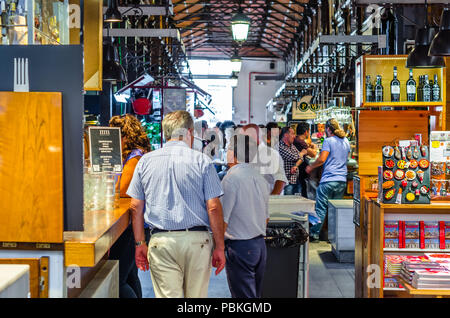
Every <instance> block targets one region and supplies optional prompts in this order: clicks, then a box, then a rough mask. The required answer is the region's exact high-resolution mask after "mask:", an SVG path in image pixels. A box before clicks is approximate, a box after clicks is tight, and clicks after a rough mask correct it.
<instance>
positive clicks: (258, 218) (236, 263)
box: [221, 135, 271, 298]
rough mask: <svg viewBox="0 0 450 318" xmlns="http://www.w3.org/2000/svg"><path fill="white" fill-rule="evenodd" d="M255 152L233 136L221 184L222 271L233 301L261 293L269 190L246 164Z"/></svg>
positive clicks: (241, 138)
mask: <svg viewBox="0 0 450 318" xmlns="http://www.w3.org/2000/svg"><path fill="white" fill-rule="evenodd" d="M257 152H258V149H257V144H256V142H254V141H253V140H252V139H251V138H250V137H249V136H246V135H235V136H234V137H233V139H232V142H231V145H230V147H229V149H228V154H227V155H228V165H229V167H230V170H229V172H228V174H227V175H226V176H225V178H224V179H223V181H222V186H223V190H224V195H223V197H222V198H221V201H222V205H223V215H224V221H225V255H226V267H225V269H226V272H227V279H228V286H229V288H230V292H231V296H232V297H233V298H260V297H261V293H262V282H263V277H264V271H265V267H266V257H267V252H266V245H265V242H264V236H265V235H266V227H267V222H268V220H269V195H270V191H271V189H270V187H269V184H268V183H267V182H266V180H265V179H264V178H263V177H262V176H261V174H260V173H259V172H258V171H257V170H256V169H254V168H253V167H252V165H250V164H249V163H250V162H252V160H253V158H254V157H255V156H256V154H257Z"/></svg>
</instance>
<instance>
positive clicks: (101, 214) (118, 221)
mask: <svg viewBox="0 0 450 318" xmlns="http://www.w3.org/2000/svg"><path fill="white" fill-rule="evenodd" d="M130 201H131V199H125V198H124V199H120V203H119V207H118V208H116V209H115V210H113V211H109V212H107V211H91V212H87V213H85V216H84V223H85V229H84V231H83V232H64V265H65V266H67V267H68V266H71V265H77V266H79V267H94V266H95V265H96V264H97V263H98V262H99V261H100V260H101V259H102V258H103V256H104V255H105V254H106V253H107V252H108V250H109V249H110V247H111V246H112V245H113V244H114V242H115V241H116V240H117V239H118V238H119V237H120V235H121V234H122V233H123V231H125V229H126V228H127V226H128V225H129V222H130V215H129V213H128V208H129V207H130Z"/></svg>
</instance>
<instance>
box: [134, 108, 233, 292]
mask: <svg viewBox="0 0 450 318" xmlns="http://www.w3.org/2000/svg"><path fill="white" fill-rule="evenodd" d="M162 128H163V132H164V136H165V138H166V140H168V142H167V143H166V144H165V145H164V147H163V148H161V149H158V150H156V151H153V152H150V153H148V154H146V155H144V156H143V157H142V158H141V160H140V161H139V163H138V164H137V166H136V169H135V171H134V175H133V179H132V181H131V183H130V186H129V187H128V191H127V194H128V195H129V196H130V197H131V198H132V201H131V207H130V208H131V212H132V213H131V215H132V221H133V231H134V237H135V240H136V265H137V266H138V268H140V269H141V270H147V269H148V268H149V267H150V272H151V276H152V282H153V288H154V290H155V295H156V297H170V298H191V297H195V298H197V297H206V296H207V293H208V284H209V278H210V273H211V264H212V265H213V266H214V267H217V270H216V275H217V274H219V273H220V271H221V270H222V269H223V268H224V267H225V254H224V238H223V228H224V223H223V214H222V205H221V203H220V199H219V197H220V196H222V195H223V192H222V187H221V184H220V180H219V177H218V175H217V172H216V170H215V168H214V165H213V164H212V162H211V160H210V159H209V158H208V157H207V156H206V155H204V154H202V153H201V152H199V151H195V150H192V149H191V148H192V143H193V128H194V126H193V120H192V117H191V116H190V114H189V113H188V112H186V111H177V112H173V113H170V114H167V115H166V116H165V117H164V120H163V122H162ZM144 205H145V215H144V213H143V211H144ZM144 219H145V222H146V223H147V224H149V225H150V228H151V233H152V236H151V239H150V242H149V246H148V248H147V246H146V244H145V240H144V239H145V237H144ZM210 231H212V234H211V233H210ZM147 254H148V255H147Z"/></svg>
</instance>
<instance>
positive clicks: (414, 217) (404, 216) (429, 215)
mask: <svg viewBox="0 0 450 318" xmlns="http://www.w3.org/2000/svg"><path fill="white" fill-rule="evenodd" d="M369 205H370V207H369V208H370V209H371V210H372V213H371V223H372V224H371V231H370V233H369V240H370V241H371V255H370V258H369V259H370V262H369V264H374V265H377V267H376V268H377V269H378V270H375V271H374V272H372V273H369V275H373V276H372V278H373V279H374V280H373V281H377V282H380V284H378V286H376V287H373V288H370V287H369V288H368V297H371V298H383V297H414V296H446V295H449V294H450V293H449V292H448V291H439V292H438V291H434V292H433V291H430V290H417V289H414V288H412V287H411V286H405V287H406V288H404V289H391V288H383V277H384V274H383V273H384V256H385V254H407V255H423V254H424V253H430V252H439V253H450V250H448V249H420V248H417V249H411V248H385V247H384V221H387V220H388V221H393V220H405V221H418V220H425V221H450V213H449V212H450V204H446V203H431V204H382V203H378V202H377V201H376V200H373V201H370V203H369ZM400 283H404V282H402V281H400Z"/></svg>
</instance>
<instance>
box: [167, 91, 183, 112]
mask: <svg viewBox="0 0 450 318" xmlns="http://www.w3.org/2000/svg"><path fill="white" fill-rule="evenodd" d="M163 106H164V114H168V113H171V112H174V111H177V110H186V89H184V88H165V89H164V98H163Z"/></svg>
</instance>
